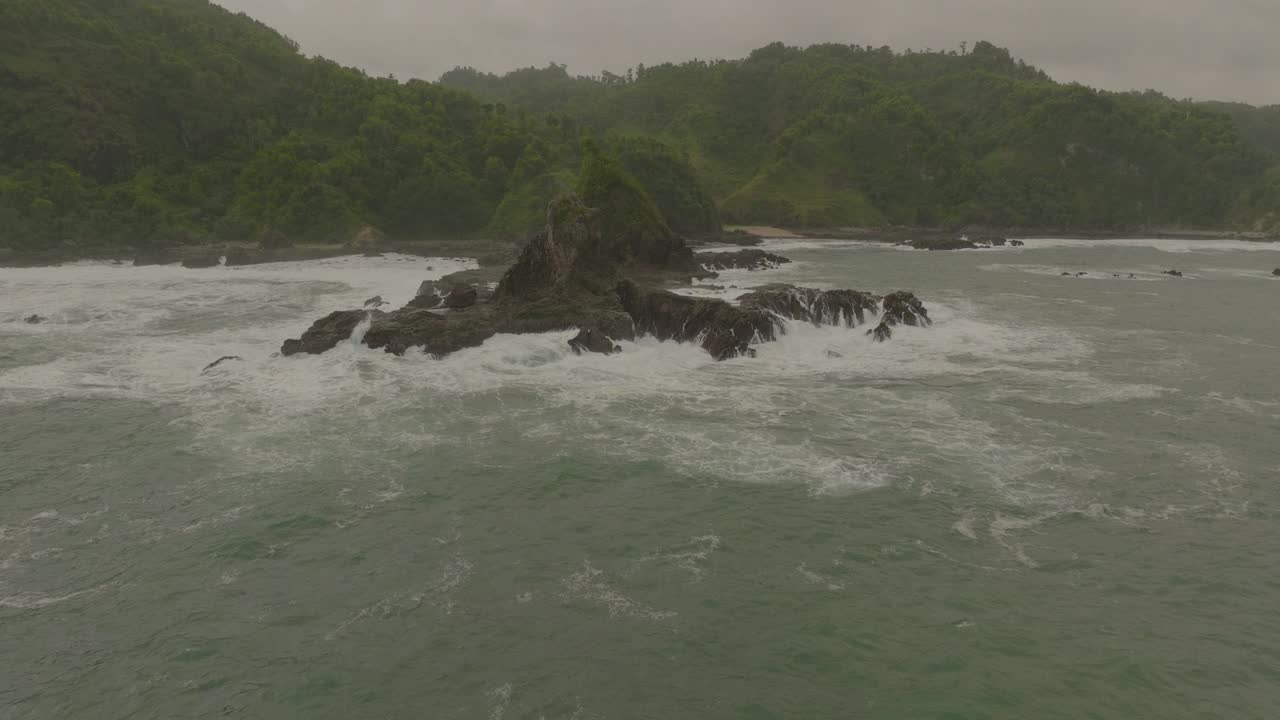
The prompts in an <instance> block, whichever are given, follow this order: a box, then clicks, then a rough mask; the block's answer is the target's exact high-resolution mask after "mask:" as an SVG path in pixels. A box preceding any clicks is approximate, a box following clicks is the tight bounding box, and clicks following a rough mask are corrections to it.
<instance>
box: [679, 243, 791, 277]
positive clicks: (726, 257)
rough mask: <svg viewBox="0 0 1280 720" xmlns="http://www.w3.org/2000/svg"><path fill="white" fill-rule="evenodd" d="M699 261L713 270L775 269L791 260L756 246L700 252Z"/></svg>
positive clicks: (706, 267) (704, 266)
mask: <svg viewBox="0 0 1280 720" xmlns="http://www.w3.org/2000/svg"><path fill="white" fill-rule="evenodd" d="M696 257H697V259H698V262H699V263H700V264H701V265H702V267H703V268H705V269H707V270H710V271H712V272H715V271H718V270H773V269H775V268H778V267H781V266H782V265H784V264H786V263H789V262H791V261H790V260H789V259H787V258H784V257H782V256H781V255H774V254H773V253H767V252H765V251H764V250H758V249H755V248H752V249H748V250H739V251H737V252H717V253H699V254H698V255H697V256H696Z"/></svg>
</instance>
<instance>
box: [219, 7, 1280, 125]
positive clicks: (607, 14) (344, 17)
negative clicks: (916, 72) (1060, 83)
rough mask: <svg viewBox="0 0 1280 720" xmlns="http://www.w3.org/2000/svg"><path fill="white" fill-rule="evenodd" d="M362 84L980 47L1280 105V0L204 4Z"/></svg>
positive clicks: (1071, 70)
mask: <svg viewBox="0 0 1280 720" xmlns="http://www.w3.org/2000/svg"><path fill="white" fill-rule="evenodd" d="M215 1H216V2H219V3H220V4H222V5H224V6H226V7H228V8H231V9H233V10H241V11H244V12H246V13H248V14H250V15H252V16H254V17H256V18H258V19H259V20H262V21H264V22H266V23H267V24H269V25H271V26H273V27H275V28H276V29H278V30H280V31H281V32H283V33H285V34H286V35H288V36H290V37H292V38H293V39H294V40H297V41H298V42H299V43H301V44H302V47H303V49H304V50H305V51H306V52H308V53H311V54H321V55H325V56H327V57H330V58H332V59H334V60H337V61H339V62H342V63H344V64H348V65H355V66H357V67H361V68H364V69H365V70H367V71H369V72H370V73H373V74H377V75H385V74H388V73H393V74H395V75H396V76H397V77H400V78H402V79H406V78H410V77H420V78H425V79H429V80H434V79H436V78H438V77H439V76H440V74H441V73H443V72H445V71H446V70H449V69H451V68H453V67H454V66H456V65H470V66H473V67H476V68H479V69H481V70H486V71H491V72H501V71H505V70H509V69H513V68H516V67H524V66H529V65H538V66H542V65H546V64H547V63H548V62H550V61H555V62H560V63H565V64H567V65H568V66H569V70H570V71H571V72H574V73H582V74H598V73H599V72H600V71H601V70H610V71H614V72H618V71H622V70H625V69H626V68H627V67H630V66H633V65H635V64H637V63H644V64H647V65H652V64H656V63H660V62H664V61H681V60H688V59H692V58H695V57H697V58H704V59H708V58H719V57H725V58H733V57H741V56H743V55H745V54H746V53H747V52H749V51H750V50H751V49H753V48H756V47H759V46H761V45H765V44H767V43H769V42H772V41H774V40H781V41H783V42H785V43H787V44H789V45H807V44H810V43H815V42H842V43H856V44H859V45H868V44H870V45H877V46H879V45H891V46H893V47H894V48H897V49H904V48H908V47H911V48H916V49H922V48H926V47H931V48H953V47H957V46H958V45H959V44H960V42H961V41H963V40H969V41H970V42H972V41H974V40H984V39H985V40H990V41H991V42H993V43H995V44H997V45H1001V46H1004V47H1008V48H1010V49H1011V50H1012V51H1013V53H1014V54H1015V55H1017V56H1018V57H1021V58H1023V59H1024V60H1026V61H1027V62H1029V63H1032V64H1033V65H1037V66H1039V67H1041V68H1043V69H1045V70H1046V71H1048V72H1049V73H1050V74H1051V75H1052V76H1054V77H1055V78H1057V79H1059V80H1074V81H1078V82H1082V83H1085V84H1088V85H1093V86H1097V87H1104V88H1108V89H1117V90H1129V89H1146V88H1154V89H1157V90H1161V91H1163V92H1166V93H1168V94H1170V95H1174V96H1176V97H1195V98H1199V99H1223V100H1244V101H1248V102H1253V103H1258V104H1272V103H1280V82H1277V80H1278V79H1280V73H1278V72H1277V71H1278V70H1280V0H643V1H639V0H215Z"/></svg>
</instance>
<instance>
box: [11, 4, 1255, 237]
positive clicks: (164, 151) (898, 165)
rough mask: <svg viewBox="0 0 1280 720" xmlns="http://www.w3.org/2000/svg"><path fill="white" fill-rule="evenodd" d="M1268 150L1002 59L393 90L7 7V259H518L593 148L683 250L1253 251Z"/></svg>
mask: <svg viewBox="0 0 1280 720" xmlns="http://www.w3.org/2000/svg"><path fill="white" fill-rule="evenodd" d="M1276 128H1277V122H1276V115H1275V112H1274V108H1271V109H1259V108H1248V107H1247V106H1231V105H1213V104H1193V103H1186V102H1178V101H1174V100H1170V99H1168V98H1165V97H1163V96H1160V95H1157V94H1154V93H1147V94H1115V93H1103V92H1098V91H1094V90H1090V89H1087V88H1084V87H1080V86H1076V85H1062V84H1059V83H1055V82H1053V81H1052V80H1050V79H1049V78H1048V77H1047V76H1045V75H1044V74H1043V73H1041V72H1040V71H1038V70H1036V69H1034V68H1031V67H1029V66H1027V65H1025V64H1023V63H1021V62H1018V61H1016V60H1014V59H1013V58H1011V57H1010V56H1009V54H1008V53H1007V52H1006V51H1003V50H1000V49H999V48H996V47H994V46H992V45H990V44H987V43H979V44H978V45H976V46H975V47H974V48H973V50H972V51H969V52H947V53H937V52H931V53H910V52H908V53H895V52H893V51H891V50H889V49H887V48H861V47H856V46H844V45H820V46H814V47H810V48H805V49H801V48H792V47H786V46H783V45H780V44H775V45H771V46H768V47H766V48H762V49H760V50H757V51H756V52H754V53H752V54H751V56H750V57H748V58H745V59H743V60H735V61H716V62H705V61H693V62H687V63H683V64H678V65H677V64H668V65H662V66H658V67H652V68H643V67H641V68H636V69H635V70H634V71H632V72H629V73H627V75H625V76H614V75H607V74H606V75H605V76H603V77H599V78H587V77H573V76H571V75H569V74H568V73H567V72H566V70H565V69H564V67H563V66H558V65H551V66H549V67H547V68H543V69H525V70H519V71H516V72H513V73H510V74H508V75H504V76H495V75H487V74H483V73H478V72H476V71H474V70H467V69H459V70H456V71H453V72H451V73H448V74H446V75H445V76H444V77H443V78H442V81H441V82H440V83H427V82H422V81H410V82H400V81H397V80H395V79H392V78H374V77H369V76H367V75H366V74H364V73H362V72H360V71H358V70H353V69H350V68H344V67H342V66H340V65H338V64H336V63H333V62H331V61H328V60H324V59H311V58H307V57H304V56H303V55H301V54H300V53H299V51H298V48H297V46H296V44H294V43H293V42H292V41H290V40H289V39H288V38H286V37H284V36H282V35H280V34H279V33H277V32H275V31H274V30H272V29H270V28H268V27H266V26H264V25H262V24H261V23H258V22H256V21H254V20H252V19H250V18H248V17H246V16H244V15H238V14H233V13H230V12H228V11H226V10H223V9H221V8H219V7H218V6H216V5H213V4H211V3H209V2H207V1H206V0H112V1H111V2H103V1H102V0H7V2H5V3H4V4H2V5H0V248H4V247H8V248H11V249H13V250H16V251H18V252H28V251H36V252H39V251H52V252H55V253H60V254H64V255H67V254H77V253H90V252H94V251H97V250H101V249H104V248H118V247H122V246H133V247H143V246H164V245H175V244H192V243H202V242H210V243H213V242H223V241H230V240H237V241H239V240H249V241H255V240H256V241H263V242H267V243H287V242H344V241H346V240H348V239H350V238H351V237H352V236H353V235H355V234H356V233H357V232H358V231H360V230H361V229H362V228H365V227H369V226H372V227H374V228H377V229H378V230H379V231H381V232H382V233H385V234H386V235H388V236H390V237H392V238H396V239H425V238H435V237H450V238H464V239H465V238H469V237H493V238H498V239H518V238H522V237H524V236H527V235H528V234H529V233H530V232H531V231H532V230H534V229H535V228H537V227H538V226H539V225H540V224H541V223H542V222H543V216H544V209H545V207H546V203H547V201H548V200H549V199H550V198H551V197H554V196H555V195H556V194H559V193H560V192H563V191H565V190H567V189H572V188H574V187H576V186H578V185H579V183H580V180H579V178H578V173H579V170H580V168H582V167H584V163H583V151H582V143H581V140H582V138H583V136H584V135H591V136H594V137H595V138H596V140H597V145H598V148H599V151H600V152H601V153H602V155H604V156H608V157H609V158H611V162H612V161H616V169H617V170H618V171H619V172H620V173H621V174H622V175H623V176H625V177H627V178H628V180H627V181H628V182H632V181H633V182H634V183H635V185H636V186H637V187H638V188H639V189H641V190H643V191H644V192H645V193H646V194H647V195H648V198H649V199H650V200H651V201H652V203H653V207H655V208H656V209H657V211H658V212H659V213H660V214H661V215H662V219H663V221H664V222H665V224H666V226H667V227H668V228H670V229H671V230H672V231H674V232H676V233H680V234H684V235H704V234H713V233H716V232H718V230H719V227H720V222H721V219H722V218H723V219H724V220H727V221H733V222H743V223H746V222H767V223H785V224H794V225H818V226H830V225H880V224H885V223H902V224H919V225H962V224H973V223H980V224H988V225H1019V226H1028V227H1040V228H1045V229H1050V228H1064V229H1067V228H1069V229H1085V228H1100V229H1112V230H1124V229H1133V228H1142V227H1151V226H1158V227H1174V226H1181V227H1198V228H1228V227H1236V228H1263V227H1268V226H1269V224H1274V223H1275V222H1276V221H1277V220H1276V219H1277V216H1278V215H1280V211H1278V206H1277V202H1278V201H1280V171H1277V170H1276V169H1275V168H1274V164H1275V163H1276V162H1277V152H1278V151H1280V146H1278V144H1277V143H1278V142H1280V141H1277V137H1280V133H1277V130H1276ZM585 166H586V167H590V166H591V164H589V163H588V164H587V165H585ZM611 167H612V166H611Z"/></svg>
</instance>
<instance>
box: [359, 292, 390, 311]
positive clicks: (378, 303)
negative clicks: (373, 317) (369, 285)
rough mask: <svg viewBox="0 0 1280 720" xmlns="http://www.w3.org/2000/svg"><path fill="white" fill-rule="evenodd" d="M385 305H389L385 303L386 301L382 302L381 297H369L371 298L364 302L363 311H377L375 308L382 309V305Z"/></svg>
mask: <svg viewBox="0 0 1280 720" xmlns="http://www.w3.org/2000/svg"><path fill="white" fill-rule="evenodd" d="M387 304H389V303H387V302H386V301H384V300H383V299H382V296H381V295H374V296H373V297H371V298H369V299H368V300H365V301H364V307H365V309H366V310H373V309H377V308H380V307H382V306H383V305H387Z"/></svg>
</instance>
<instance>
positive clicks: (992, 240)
mask: <svg viewBox="0 0 1280 720" xmlns="http://www.w3.org/2000/svg"><path fill="white" fill-rule="evenodd" d="M978 242H980V243H985V244H987V245H990V246H991V247H1004V246H1005V245H1008V244H1009V241H1008V239H1006V238H1002V237H995V236H992V237H985V238H980V239H979V240H978Z"/></svg>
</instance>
